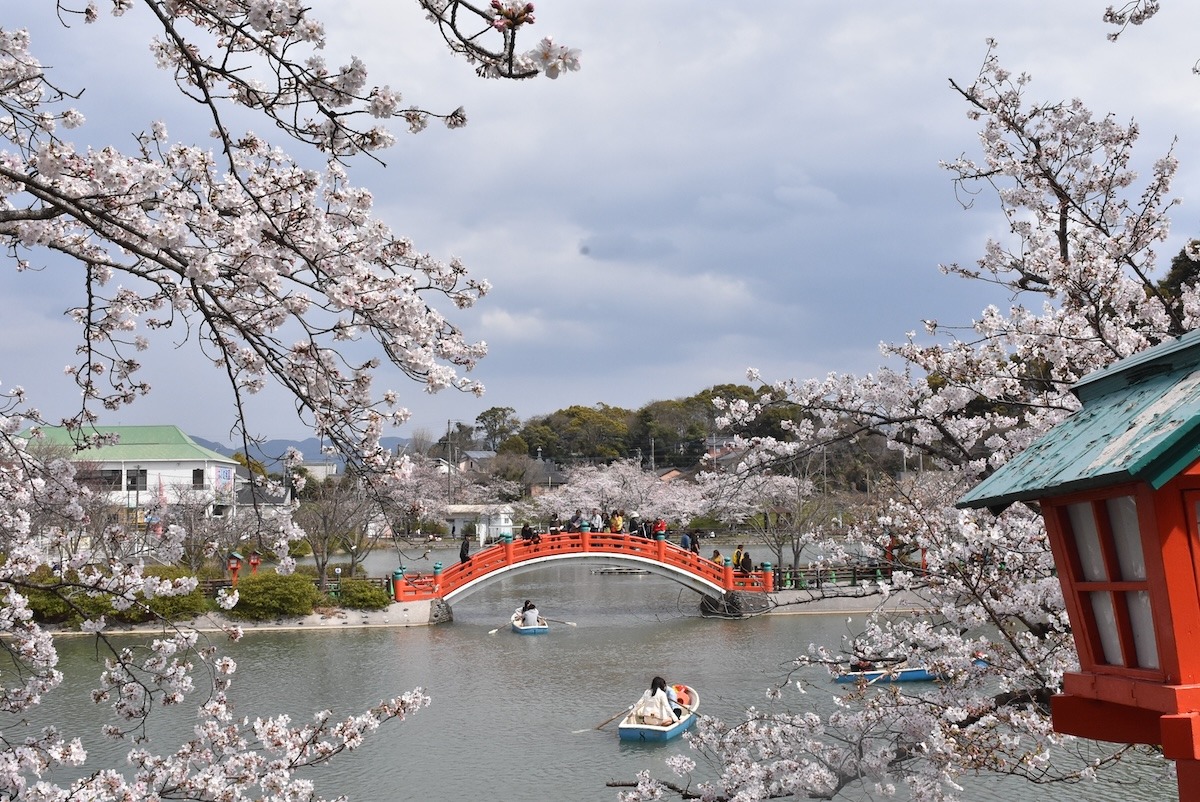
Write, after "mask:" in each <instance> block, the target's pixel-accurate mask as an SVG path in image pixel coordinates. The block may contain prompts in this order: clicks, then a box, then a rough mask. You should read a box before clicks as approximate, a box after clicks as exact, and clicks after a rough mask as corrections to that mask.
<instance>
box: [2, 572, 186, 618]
mask: <svg viewBox="0 0 1200 802" xmlns="http://www.w3.org/2000/svg"><path fill="white" fill-rule="evenodd" d="M146 574H147V575H148V576H157V577H163V578H166V579H179V578H182V577H185V576H190V575H191V574H190V572H189V571H187V569H184V568H178V567H168V566H155V567H152V568H147V569H146ZM31 579H32V580H33V581H35V582H37V583H39V584H44V585H47V586H53V585H55V584H56V583H59V582H65V583H67V584H66V585H60V586H59V587H56V588H54V589H52V590H37V589H30V590H26V591H25V596H26V598H28V599H29V608H30V610H31V611H32V612H33V618H34V620H35V621H37V622H38V623H41V624H62V625H64V626H69V627H77V626H79V624H80V623H82V622H83V620H84V619H85V618H86V619H93V620H94V619H97V618H99V617H100V616H104V617H105V618H107V619H108V620H110V621H114V622H116V623H121V624H141V623H145V622H148V621H156V620H159V619H160V618H161V619H167V620H170V621H177V620H183V619H187V618H194V617H196V616H197V615H201V614H202V613H204V612H206V611H207V610H208V609H209V603H208V600H207V599H205V598H204V594H203V593H201V592H200V589H199V588H196V589H195V590H193V591H192V592H190V593H187V594H185V595H182V596H158V597H155V598H153V599H150V601H149V602H146V601H145V600H144V599H143V598H142V595H141V594H140V593H139V594H137V599H138V603H136V604H134V605H132V606H130V607H128V608H126V609H124V610H117V609H116V608H114V607H113V605H112V599H111V597H109V596H108V595H106V594H90V593H88V592H87V591H86V590H84V589H82V588H75V587H70V583H72V582H75V581H77V580H78V575H77V574H75V572H73V571H68V572H67V575H66V576H65V577H62V578H61V579H60V578H59V577H57V576H56V575H55V574H54V573H53V572H52V571H51V570H50V568H49V567H46V566H43V567H41V568H39V569H38V570H37V571H36V572H35V573H34V574H33V576H32V577H31Z"/></svg>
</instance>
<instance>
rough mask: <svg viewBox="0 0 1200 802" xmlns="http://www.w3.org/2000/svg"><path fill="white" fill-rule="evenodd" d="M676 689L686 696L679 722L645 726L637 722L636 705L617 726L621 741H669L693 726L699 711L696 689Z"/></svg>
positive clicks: (682, 686)
mask: <svg viewBox="0 0 1200 802" xmlns="http://www.w3.org/2000/svg"><path fill="white" fill-rule="evenodd" d="M676 687H677V688H682V689H684V690H685V691H686V692H687V695H688V703H687V704H686V705H684V704H681V705H680V708H681V709H682V710H683V715H681V716H680V717H679V721H676V722H674V723H672V724H646V723H644V722H641V721H638V719H639V718H640V716H638V715H637V713H636V710H637V705H634V706H633V707H632V708H630V711H629V713H627V714H626V715H625V718H623V719H621V723H620V724H619V725H618V726H617V732H618V733H619V734H620V736H621V740H622V741H669V740H671V739H672V738H674V737H675V736H677V735H681V734H682V733H683V731H684V730H686V729H687V728H688V727H690V726H692V725H693V724H695V723H696V716H697V714H698V713H697V711H699V709H700V694H698V693H696V689H695V688H693V687H692V686H690V685H677V686H676Z"/></svg>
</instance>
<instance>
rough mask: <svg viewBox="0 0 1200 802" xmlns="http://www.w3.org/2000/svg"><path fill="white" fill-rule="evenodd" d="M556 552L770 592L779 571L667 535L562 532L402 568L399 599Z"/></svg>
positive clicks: (444, 590)
mask: <svg viewBox="0 0 1200 802" xmlns="http://www.w3.org/2000/svg"><path fill="white" fill-rule="evenodd" d="M556 554H562V555H567V554H597V555H605V554H609V555H617V556H624V557H635V558H639V559H643V560H648V561H652V562H659V563H663V564H665V565H670V566H673V567H675V568H677V569H680V570H683V571H686V572H688V573H690V574H692V575H695V576H699V577H701V578H703V579H705V580H707V581H709V582H711V583H712V584H714V585H716V586H718V587H721V588H723V589H725V590H727V591H730V590H742V591H755V592H764V591H766V592H769V591H771V590H772V589H773V587H774V580H775V575H774V572H773V571H770V570H756V571H751V572H749V573H746V572H743V571H740V570H737V569H735V568H733V566H732V565H730V564H729V561H728V560H726V561H725V563H724V564H721V565H718V564H717V563H714V562H713V561H712V560H709V559H705V558H704V557H701V556H700V555H698V554H695V553H693V552H690V551H688V550H687V549H683V548H680V547H679V546H677V545H675V544H674V543H670V542H668V541H667V540H665V539H663V538H659V539H656V540H649V539H647V538H644V537H640V536H637V535H629V534H620V533H610V532H562V533H558V534H553V535H551V534H539V535H538V536H537V537H536V538H535V539H533V540H515V541H510V540H505V541H503V542H500V543H495V544H493V545H491V546H489V547H488V548H485V549H483V550H481V551H478V552H476V553H475V554H473V555H471V556H470V558H469V559H468V560H466V561H464V562H459V563H455V564H453V565H450V566H446V567H443V566H442V564H441V563H436V564H435V565H434V570H433V571H432V572H421V573H411V574H410V573H408V572H403V574H402V575H400V573H399V572H398V574H397V575H394V576H393V587H394V591H395V598H396V601H416V600H422V599H432V598H435V597H440V596H444V595H446V594H448V593H451V592H453V591H455V590H457V589H459V588H461V587H463V586H464V585H466V584H468V583H469V582H472V581H474V580H476V579H478V578H480V577H482V576H484V575H486V574H489V573H491V572H493V571H496V570H498V569H501V568H506V567H509V566H513V565H518V564H520V563H523V562H529V561H532V560H539V559H544V558H546V557H553V556H554V555H556Z"/></svg>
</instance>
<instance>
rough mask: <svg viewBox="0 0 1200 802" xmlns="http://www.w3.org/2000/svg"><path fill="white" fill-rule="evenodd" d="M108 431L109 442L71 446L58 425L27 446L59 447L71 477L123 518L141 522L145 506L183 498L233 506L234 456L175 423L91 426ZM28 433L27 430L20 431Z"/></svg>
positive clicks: (222, 510)
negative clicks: (104, 497)
mask: <svg viewBox="0 0 1200 802" xmlns="http://www.w3.org/2000/svg"><path fill="white" fill-rule="evenodd" d="M95 431H96V432H97V433H99V434H103V435H107V434H114V435H117V437H118V438H119V439H118V441H117V442H116V443H114V444H113V445H104V446H100V447H98V448H87V449H84V450H82V451H75V450H74V448H75V444H74V442H73V441H72V440H71V436H70V433H69V432H68V431H67V430H66V429H64V428H59V427H45V428H42V429H41V433H42V435H43V437H42V438H41V439H40V440H34V439H31V440H30V443H31V448H33V449H34V450H35V451H37V450H42V449H47V450H48V449H62V450H63V451H64V456H67V457H68V458H69V459H71V461H72V462H74V463H76V481H78V482H79V483H80V484H86V485H89V486H90V487H92V488H93V489H96V490H100V491H107V492H108V496H109V501H110V502H111V503H112V504H113V506H114V507H117V508H124V509H125V520H127V521H130V522H133V523H136V524H138V525H142V524H146V523H147V522H148V521H147V509H149V510H151V511H153V510H155V509H163V508H165V507H167V506H169V505H171V504H177V503H181V502H182V501H183V500H185V499H186V500H188V502H189V503H197V504H203V505H204V506H205V507H206V512H207V514H209V515H212V516H214V517H221V516H223V515H225V514H227V513H228V512H229V511H230V510H232V509H233V507H234V505H235V504H236V496H237V489H238V477H237V469H238V467H239V466H240V463H238V461H237V460H235V459H233V458H232V457H226V456H224V455H223V454H218V453H217V452H215V451H212V450H210V449H207V448H205V447H204V446H201V445H199V444H197V443H196V442H195V441H193V440H192V438H190V437H188V436H187V435H186V434H184V433H183V431H182V430H181V429H180V428H179V427H178V426H97V427H96V429H95ZM26 436H28V435H26Z"/></svg>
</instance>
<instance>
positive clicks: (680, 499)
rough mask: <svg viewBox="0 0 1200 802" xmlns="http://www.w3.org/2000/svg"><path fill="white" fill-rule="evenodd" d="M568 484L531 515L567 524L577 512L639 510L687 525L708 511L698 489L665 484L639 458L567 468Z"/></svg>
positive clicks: (542, 499)
mask: <svg viewBox="0 0 1200 802" xmlns="http://www.w3.org/2000/svg"><path fill="white" fill-rule="evenodd" d="M566 477H567V478H566V482H565V483H564V484H562V485H560V486H558V487H556V488H555V489H554V490H552V491H550V492H548V493H542V494H540V495H538V496H535V497H534V498H533V500H532V501H531V502H529V504H528V505H527V507H528V514H529V515H530V516H531V517H537V518H542V519H548V518H549V517H550V516H551V515H553V514H557V515H558V516H559V518H561V519H562V520H566V519H567V518H569V517H570V516H571V513H573V512H574V511H575V510H577V509H579V510H583V512H584V514H590V512H591V511H592V510H593V509H598V510H603V511H606V512H611V511H613V510H618V509H621V510H625V513H626V515H627V516H628V515H630V514H632V513H634V512H637V513H638V514H639V515H640V516H641V518H642V520H646V521H648V520H652V519H653V518H655V517H661V518H663V519H664V520H666V521H668V522H672V521H673V522H675V523H678V524H684V525H686V524H687V522H688V521H690V520H691V519H692V518H694V517H695V516H697V515H699V514H700V513H701V512H703V511H704V509H705V502H704V499H703V497H702V494H701V493H700V492H699V489H698V488H697V486H696V485H695V484H694V483H692V482H688V481H685V480H675V481H670V482H664V481H663V480H662V479H660V478H659V477H658V475H657V474H655V473H653V472H651V471H646V470H643V469H642V467H641V466H640V465H639V464H638V461H637V460H616V461H614V462H612V463H609V464H607V465H603V464H602V465H578V466H573V467H571V468H568V469H567V471H566Z"/></svg>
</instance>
